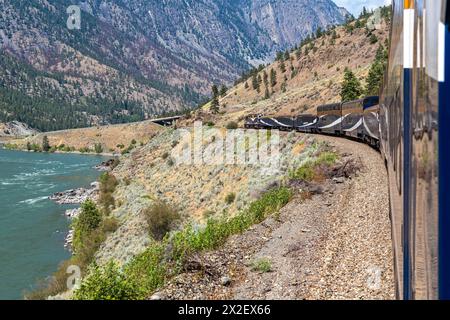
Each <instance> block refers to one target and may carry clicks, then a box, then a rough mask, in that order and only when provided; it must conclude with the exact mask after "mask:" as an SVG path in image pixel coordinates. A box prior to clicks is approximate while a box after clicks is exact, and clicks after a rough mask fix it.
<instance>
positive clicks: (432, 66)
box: [246, 0, 450, 300]
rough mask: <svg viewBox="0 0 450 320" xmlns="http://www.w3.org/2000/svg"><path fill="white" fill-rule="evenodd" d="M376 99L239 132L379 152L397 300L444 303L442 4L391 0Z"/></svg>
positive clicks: (446, 171)
mask: <svg viewBox="0 0 450 320" xmlns="http://www.w3.org/2000/svg"><path fill="white" fill-rule="evenodd" d="M390 43H391V45H390V51H389V61H388V66H387V70H386V72H385V77H384V81H383V84H382V89H381V92H380V97H379V98H378V97H368V98H365V99H361V100H356V101H350V102H345V103H335V104H328V105H324V106H320V107H318V108H317V115H299V116H297V117H295V118H289V117H272V118H270V117H265V118H264V117H261V116H257V117H254V118H249V119H247V121H246V127H247V128H253V129H261V128H266V129H278V130H296V131H299V132H306V133H320V134H332V135H338V136H346V137H351V138H353V139H358V140H359V141H361V142H365V143H368V144H370V145H372V146H374V147H377V148H379V150H380V151H381V154H382V156H383V158H384V159H385V163H386V167H387V170H388V176H389V190H390V207H391V208H390V212H391V214H390V218H391V221H392V239H393V247H394V255H395V257H394V265H395V276H396V285H397V295H398V298H401V299H444V300H448V299H450V197H449V196H448V193H449V191H450V190H449V187H450V125H449V123H450V5H447V0H393V1H392V21H391V34H390Z"/></svg>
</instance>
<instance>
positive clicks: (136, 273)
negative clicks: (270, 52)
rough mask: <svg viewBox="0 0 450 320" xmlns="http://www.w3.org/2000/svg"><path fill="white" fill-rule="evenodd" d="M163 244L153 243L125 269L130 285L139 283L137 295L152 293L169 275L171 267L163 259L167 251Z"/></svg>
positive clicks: (144, 296)
mask: <svg viewBox="0 0 450 320" xmlns="http://www.w3.org/2000/svg"><path fill="white" fill-rule="evenodd" d="M166 245H167V244H165V243H160V242H155V243H153V244H152V245H151V246H150V247H149V248H148V249H147V250H146V251H145V252H144V253H142V254H140V255H138V256H137V257H136V258H134V259H133V260H132V261H131V262H130V263H129V264H128V265H127V266H126V268H125V273H126V274H127V275H128V279H130V281H131V282H132V283H139V289H137V292H138V293H141V294H142V293H144V294H143V296H142V297H141V298H144V299H145V298H147V297H148V296H147V297H146V295H145V293H147V294H148V293H150V292H153V291H154V290H156V289H158V288H160V287H161V286H163V285H164V283H165V281H166V280H167V278H168V277H169V276H170V275H171V273H172V271H171V267H170V265H169V264H168V262H167V261H166V260H165V258H164V254H165V252H166V251H167V249H166Z"/></svg>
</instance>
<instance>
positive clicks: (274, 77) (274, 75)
mask: <svg viewBox="0 0 450 320" xmlns="http://www.w3.org/2000/svg"><path fill="white" fill-rule="evenodd" d="M276 85H277V72H276V71H275V70H274V69H271V70H270V86H271V87H272V88H273V87H275V86H276Z"/></svg>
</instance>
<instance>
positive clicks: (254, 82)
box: [252, 74, 259, 91]
mask: <svg viewBox="0 0 450 320" xmlns="http://www.w3.org/2000/svg"><path fill="white" fill-rule="evenodd" d="M252 87H253V90H257V91H259V81H258V76H257V75H256V74H254V75H253V77H252Z"/></svg>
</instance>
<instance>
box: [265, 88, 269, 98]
mask: <svg viewBox="0 0 450 320" xmlns="http://www.w3.org/2000/svg"><path fill="white" fill-rule="evenodd" d="M269 98H270V92H269V88H268V87H266V92H265V93H264V99H269Z"/></svg>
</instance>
